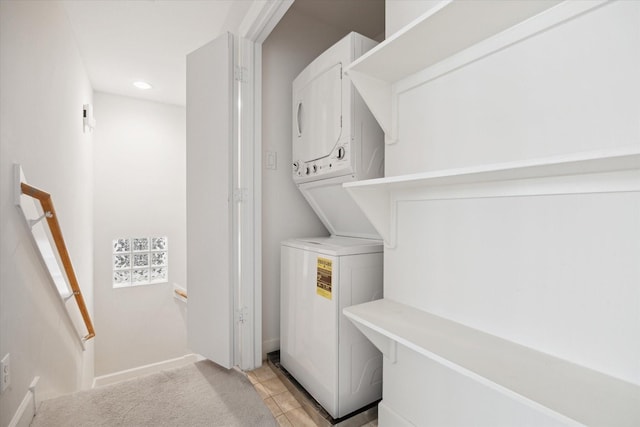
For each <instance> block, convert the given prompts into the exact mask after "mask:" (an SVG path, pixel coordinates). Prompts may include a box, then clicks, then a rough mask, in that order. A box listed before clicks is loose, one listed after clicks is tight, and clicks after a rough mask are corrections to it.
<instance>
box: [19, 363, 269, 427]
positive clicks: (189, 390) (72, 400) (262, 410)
mask: <svg viewBox="0 0 640 427" xmlns="http://www.w3.org/2000/svg"><path fill="white" fill-rule="evenodd" d="M31 425H32V426H34V427H45V426H46V427H49V426H51V427H58V426H60V427H61V426H73V427H79V426H86V427H88V426H92V427H93V426H105V427H106V426H109V427H111V426H126V427H139V426H140V427H142V426H180V427H196V426H229V427H231V426H265V427H266V426H276V425H277V424H276V421H275V419H274V418H273V416H272V415H271V412H270V411H269V409H268V408H267V407H266V406H265V404H264V403H263V402H262V399H261V398H260V396H259V395H258V393H257V392H256V391H255V390H254V388H253V386H252V385H251V383H250V381H249V380H248V379H247V378H246V377H245V376H244V375H242V374H241V373H239V372H236V371H234V370H226V369H224V368H220V367H219V366H217V365H216V364H214V363H212V362H209V361H202V362H197V363H195V364H191V365H188V366H186V367H183V368H178V369H173V370H167V371H163V372H160V373H157V374H152V375H148V376H144V377H141V378H138V379H134V380H130V381H125V382H122V383H119V384H113V385H108V386H104V387H100V388H96V389H93V390H88V391H84V392H79V393H75V394H72V395H69V396H62V397H59V398H56V399H51V400H46V401H44V402H42V404H41V405H40V407H39V408H38V413H37V415H36V417H35V418H34V419H33V422H32V423H31Z"/></svg>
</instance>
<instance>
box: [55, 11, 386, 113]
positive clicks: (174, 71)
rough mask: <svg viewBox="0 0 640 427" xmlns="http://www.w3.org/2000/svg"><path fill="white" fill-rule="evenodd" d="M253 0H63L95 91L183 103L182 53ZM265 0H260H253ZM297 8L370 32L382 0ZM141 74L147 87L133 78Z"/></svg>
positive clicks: (234, 22)
mask: <svg viewBox="0 0 640 427" xmlns="http://www.w3.org/2000/svg"><path fill="white" fill-rule="evenodd" d="M253 1H254V0H91V1H88V0H65V1H64V2H63V3H64V6H65V9H66V11H67V15H68V17H69V21H70V23H71V26H72V28H73V32H74V34H75V37H76V42H77V44H78V48H79V50H80V54H81V55H82V58H83V60H84V63H85V67H86V69H87V73H88V74H89V79H90V80H91V84H92V86H93V88H94V89H95V90H96V91H100V92H107V93H113V94H118V95H124V96H131V97H135V98H142V99H148V100H151V101H157V102H163V103H169V104H176V105H185V97H186V55H187V54H188V53H189V52H192V51H194V50H196V49H197V48H199V47H200V46H202V45H204V44H206V43H207V42H209V41H211V40H213V39H214V38H215V37H217V36H218V35H220V34H221V33H222V32H224V31H233V30H235V29H236V28H237V27H238V25H239V24H240V23H241V22H242V19H243V18H244V16H245V14H246V13H247V11H248V9H249V7H250V6H251V4H252V3H253ZM255 1H264V0H255ZM293 7H295V8H296V9H297V10H298V11H299V12H301V13H304V14H306V15H308V16H312V17H314V18H316V19H318V20H321V21H324V22H325V23H327V24H330V25H333V26H334V27H337V28H341V29H344V30H348V31H357V32H359V33H362V34H364V35H366V36H369V37H371V38H375V37H376V36H378V35H380V34H383V33H384V0H296V2H295V3H294V6H293ZM137 80H144V81H147V82H149V83H150V84H151V85H153V89H151V90H146V91H141V90H139V89H136V88H135V87H133V85H132V83H133V82H134V81H137Z"/></svg>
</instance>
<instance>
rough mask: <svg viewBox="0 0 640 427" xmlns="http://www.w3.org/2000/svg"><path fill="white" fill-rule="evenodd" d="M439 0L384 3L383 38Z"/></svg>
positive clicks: (407, 0)
mask: <svg viewBox="0 0 640 427" xmlns="http://www.w3.org/2000/svg"><path fill="white" fill-rule="evenodd" d="M438 3H441V0H391V1H387V2H386V3H385V5H384V7H385V9H384V21H385V23H384V24H385V38H389V36H391V35H392V34H393V33H395V32H397V31H398V30H400V29H401V28H402V27H404V26H405V25H407V24H409V23H410V22H412V21H413V20H414V19H416V18H418V17H419V16H420V15H422V14H423V13H426V12H427V11H428V10H429V9H431V8H432V7H433V6H436V5H437V4H438Z"/></svg>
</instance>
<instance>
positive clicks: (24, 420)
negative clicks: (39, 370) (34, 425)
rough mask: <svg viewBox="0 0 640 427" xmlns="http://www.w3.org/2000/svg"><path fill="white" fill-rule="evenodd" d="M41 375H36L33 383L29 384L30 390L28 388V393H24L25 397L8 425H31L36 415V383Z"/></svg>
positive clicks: (18, 426)
mask: <svg viewBox="0 0 640 427" xmlns="http://www.w3.org/2000/svg"><path fill="white" fill-rule="evenodd" d="M39 380H40V377H35V378H34V379H33V381H31V385H30V386H29V390H27V394H25V395H24V399H22V402H20V406H18V410H17V411H16V413H15V414H14V415H13V418H11V421H9V426H8V427H29V425H30V424H31V421H32V420H33V417H35V416H36V405H37V402H36V385H37V384H38V381H39Z"/></svg>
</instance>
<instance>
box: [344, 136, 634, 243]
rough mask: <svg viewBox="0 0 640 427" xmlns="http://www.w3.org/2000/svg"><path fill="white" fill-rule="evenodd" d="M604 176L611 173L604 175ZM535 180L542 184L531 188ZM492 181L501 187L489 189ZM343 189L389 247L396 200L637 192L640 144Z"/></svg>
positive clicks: (353, 184) (373, 181)
mask: <svg viewBox="0 0 640 427" xmlns="http://www.w3.org/2000/svg"><path fill="white" fill-rule="evenodd" d="M607 173H611V174H609V175H608V176H603V175H602V174H607ZM613 173H616V174H613ZM595 174H597V176H596V177H595V179H592V178H593V177H594V175H595ZM536 179H539V180H541V181H544V183H541V184H540V185H532V184H531V181H532V180H536ZM523 180H526V181H527V182H526V183H523ZM552 180H553V182H551V181H552ZM496 183H501V184H502V185H493V184H496ZM343 186H344V188H345V189H346V190H347V192H349V194H350V195H351V197H353V199H354V200H355V201H356V203H357V204H358V206H360V208H361V209H362V210H363V211H364V213H365V215H366V216H367V218H368V219H369V221H371V223H372V224H373V226H374V227H375V228H376V230H377V231H378V233H380V235H381V236H382V238H383V239H384V240H385V243H386V244H387V245H388V246H391V247H393V246H395V208H396V202H397V201H399V200H429V199H431V198H452V197H456V198H471V197H499V196H509V195H534V194H576V193H584V192H607V191H640V146H638V145H636V146H632V147H626V148H620V149H612V150H602V151H596V152H588V153H578V154H570V155H561V156H555V157H550V158H543V159H533V160H526V161H517V162H508V163H500V164H493V165H482V166H473V167H467V168H458V169H447V170H440V171H433V172H424V173H418V174H411V175H402V176H394V177H387V178H378V179H371V180H365V181H357V182H351V183H346V184H343Z"/></svg>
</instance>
